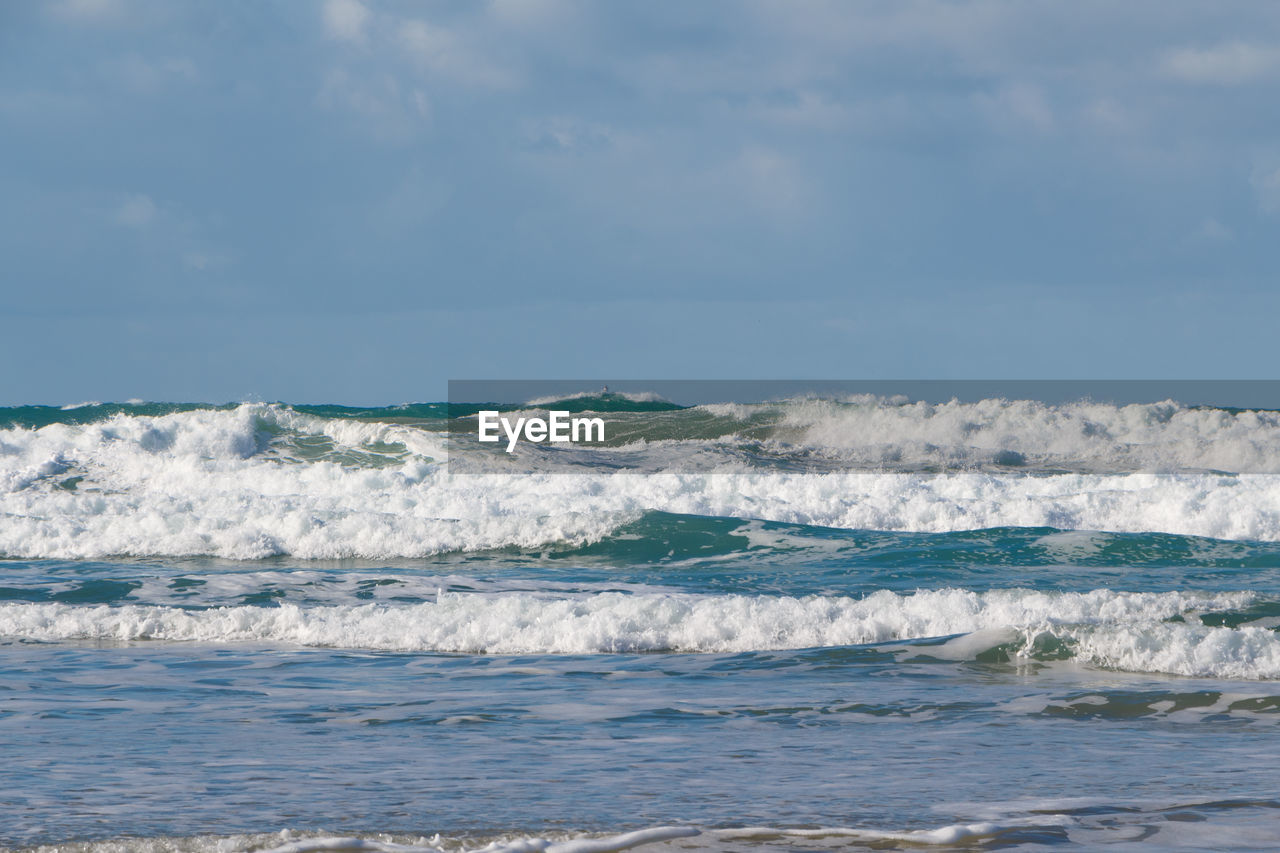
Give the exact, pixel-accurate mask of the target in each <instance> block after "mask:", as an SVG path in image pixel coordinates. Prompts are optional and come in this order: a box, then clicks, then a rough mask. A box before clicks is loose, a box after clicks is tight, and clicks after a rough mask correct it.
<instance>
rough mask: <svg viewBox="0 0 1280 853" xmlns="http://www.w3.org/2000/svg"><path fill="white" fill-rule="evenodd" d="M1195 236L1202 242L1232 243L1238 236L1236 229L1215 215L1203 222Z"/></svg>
mask: <svg viewBox="0 0 1280 853" xmlns="http://www.w3.org/2000/svg"><path fill="white" fill-rule="evenodd" d="M1194 236H1195V239H1197V240H1199V241H1200V242H1202V243H1230V242H1231V241H1232V240H1234V239H1235V238H1236V235H1235V232H1234V231H1232V230H1231V229H1230V228H1228V227H1227V226H1225V225H1223V224H1222V223H1221V222H1219V221H1218V220H1216V219H1214V218H1213V217H1209V218H1208V219H1206V220H1205V221H1203V222H1201V223H1200V227H1199V228H1197V229H1196V231H1195V235H1194Z"/></svg>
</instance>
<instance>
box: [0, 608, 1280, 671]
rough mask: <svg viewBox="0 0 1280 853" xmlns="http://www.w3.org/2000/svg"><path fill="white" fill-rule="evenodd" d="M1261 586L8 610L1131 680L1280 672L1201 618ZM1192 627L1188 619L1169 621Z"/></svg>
mask: <svg viewBox="0 0 1280 853" xmlns="http://www.w3.org/2000/svg"><path fill="white" fill-rule="evenodd" d="M1253 601H1254V596H1253V595H1252V594H1249V593H1220V594H1191V593H1175V592H1168V593H1137V592H1116V591H1111V590H1106V589H1099V590H1092V591H1090V592H1086V593H1048V592H1036V591H1031V590H1023V589H1013V590H993V591H989V592H981V593H980V592H973V591H969V590H961V589H943V590H932V591H920V592H916V593H912V594H907V595H903V594H898V593H894V592H890V591H887V590H882V591H879V592H876V593H873V594H871V595H869V596H866V597H865V598H851V597H845V596H805V597H791V596H743V595H693V594H676V593H633V594H627V593H620V592H604V593H594V594H580V595H572V596H567V597H563V596H562V597H549V596H547V595H532V594H526V593H502V594H478V593H467V594H460V593H446V594H441V595H440V596H439V597H438V599H437V600H436V601H434V602H426V603H421V604H413V605H389V604H381V603H378V604H363V605H339V606H316V607H299V606H297V605H293V604H284V605H281V606H279V607H258V606H238V607H216V608H209V609H204V610H200V609H184V608H178V607H170V606H156V605H133V604H129V605H124V606H106V605H99V606H76V605H68V604H4V605H0V636H4V637H7V638H9V639H11V640H14V639H16V640H24V641H37V642H59V641H76V640H91V641H111V642H132V641H142V640H165V641H178V642H200V643H263V642H267V643H286V644H291V645H299V646H316V647H339V648H360V649H377V650H395V651H429V652H452V653H470V654H556V655H561V654H601V653H608V654H617V653H650V652H681V653H742V652H756V651H771V650H783V649H806V648H817V647H838V646H855V645H868V644H877V645H883V644H886V643H901V642H906V641H915V640H922V639H931V638H944V637H952V639H950V640H948V641H946V642H943V643H941V644H936V643H935V644H930V645H925V646H911V647H910V649H909V650H908V651H909V653H910V654H923V655H927V656H931V657H936V658H939V659H977V658H982V656H984V655H985V656H986V657H991V655H992V654H993V653H994V654H996V658H993V659H998V658H999V655H1000V653H1001V652H1002V651H1003V652H1007V653H1008V654H1009V655H1011V656H1014V657H1021V658H1025V659H1028V660H1053V659H1058V658H1061V657H1074V658H1075V659H1076V660H1078V661H1080V662H1083V663H1089V664H1093V665H1097V666H1101V667H1106V668H1113V669H1120V670H1125V671H1131V672H1162V673H1170V674H1175V675H1187V676H1205V677H1220V678H1244V679H1250V678H1278V677H1280V639H1278V638H1277V637H1276V635H1275V634H1274V633H1273V632H1272V631H1271V630H1269V629H1268V628H1265V627H1260V626H1257V625H1242V626H1238V627H1234V628H1230V627H1225V626H1222V625H1206V624H1195V622H1194V621H1193V620H1187V619H1185V614H1196V613H1200V612H1207V611H1215V612H1216V611H1240V610H1241V608H1244V607H1246V606H1248V605H1249V604H1251V603H1252V602H1253ZM1171 619H1183V620H1184V621H1181V622H1178V621H1167V620H1171Z"/></svg>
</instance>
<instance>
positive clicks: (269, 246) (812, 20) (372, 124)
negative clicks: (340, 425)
mask: <svg viewBox="0 0 1280 853" xmlns="http://www.w3.org/2000/svg"><path fill="white" fill-rule="evenodd" d="M1278 104H1280V4H1270V3H1257V2H1248V3H1232V2H1215V3H1184V2H1178V0H1159V2H1141V0H1131V2H1125V3H1114V2H1087V0H1086V1H1085V2H1059V3H1015V2H1000V3H994V2H973V3H957V2H938V0H925V1H922V2H911V0H895V2H804V1H803V0H799V2H797V0H787V2H781V0H779V2H752V0H737V2H701V3H693V4H691V3H653V2H625V0H609V2H605V0H597V2H570V0H489V2H480V0H472V2H459V3H452V2H413V3H408V2H384V3H377V2H372V0H363V2H362V1H361V0H328V2H301V0H293V2H260V0H243V2H240V0H217V1H216V2H215V0H207V2H186V3H180V2H172V1H171V0H60V2H46V3H16V2H11V3H3V4H0V264H3V273H2V278H0V281H2V283H0V295H2V297H3V298H2V301H0V403H8V404H13V403H22V402H46V403H66V402H77V401H80V400H113V399H126V398H131V397H141V398H147V399H177V400H213V401H224V400H236V399H266V400H274V399H284V400H293V401H332V402H353V403H378V402H401V401H406V400H422V399H439V398H442V397H443V396H444V393H445V381H446V380H447V379H450V378H559V377H575V376H582V377H602V378H605V377H616V378H628V377H630V378H644V377H665V378H849V379H863V378H899V377H900V378H962V377H967V378H1220V377H1222V378H1226V377H1230V378H1274V377H1275V376H1276V364H1277V357H1276V353H1275V349H1276V344H1275V341H1276V340H1277V334H1276V331H1275V328H1274V327H1275V325H1276V323H1277V320H1278V319H1280V288H1277V275H1276V271H1277V269H1280V267H1278V266H1277V262H1280V239H1277V235H1278V234H1280V110H1278V108H1277V105H1278Z"/></svg>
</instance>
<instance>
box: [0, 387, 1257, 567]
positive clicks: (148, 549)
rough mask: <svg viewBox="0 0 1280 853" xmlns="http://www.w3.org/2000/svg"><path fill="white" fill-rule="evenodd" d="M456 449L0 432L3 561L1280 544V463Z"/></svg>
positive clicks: (404, 428)
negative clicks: (662, 523)
mask: <svg viewBox="0 0 1280 853" xmlns="http://www.w3.org/2000/svg"><path fill="white" fill-rule="evenodd" d="M1201 416H1203V417H1208V415H1207V414H1204V413H1196V417H1201ZM1219 416H1220V417H1228V416H1227V415H1225V414H1224V413H1219ZM1241 417H1243V416H1241ZM1256 417H1259V418H1261V417H1262V415H1256ZM282 435H283V436H285V438H287V440H285V439H282V438H281V436H282ZM308 442H311V444H308ZM316 442H318V443H319V444H320V445H323V448H322V449H323V452H319V451H315V450H314V447H313V445H315V443H316ZM308 447H310V448H311V451H308V452H312V454H313V455H312V456H306V452H304V451H306V450H307V448H308ZM387 447H392V448H398V449H396V450H395V451H394V452H390V453H389V452H388V451H387V450H386V448H387ZM316 453H319V455H315V454H316ZM362 454H363V455H362ZM444 455H445V446H444V438H443V436H442V435H441V434H440V433H439V432H433V431H429V430H424V429H417V428H415V427H412V426H408V425H404V424H395V423H376V422H368V421H360V420H353V419H345V420H344V419H326V418H319V417H314V416H310V415H303V414H299V413H296V412H294V411H292V410H290V409H288V408H287V407H280V406H272V405H263V404H252V405H244V406H241V407H239V408H236V409H233V410H200V411H192V412H183V413H179V414H171V415H165V416H158V417H144V416H124V415H118V416H115V417H113V418H110V419H108V420H105V421H102V422H98V423H94V424H88V425H72V424H54V425H50V426H46V427H43V428H41V429H37V430H30V429H8V430H0V555H3V556H8V557H18V558H24V557H25V558H38V557H50V558H65V559H90V558H95V557H102V556H108V555H117V554H118V555H168V556H180V555H201V554H203V555H212V556H218V557H224V558H230V559H259V558H263V557H267V556H272V555H279V554H288V555H292V556H295V557H299V558H307V559H311V558H316V559H326V558H345V557H361V558H369V559H388V558H394V557H416V556H425V555H430V554H435V553H441V552H447V551H465V550H473V551H474V550H482V549H491V548H500V547H505V546H514V547H520V548H536V547H543V546H545V545H548V544H551V543H557V542H563V543H583V542H591V541H596V540H599V539H601V538H603V537H605V536H607V535H608V534H609V533H610V532H611V531H613V530H616V529H617V527H618V526H619V525H622V524H625V523H627V522H630V521H634V520H636V519H638V518H640V517H641V516H642V515H643V514H644V513H645V512H647V511H655V510H656V511H665V512H672V513H686V514H695V515H706V516H724V517H735V518H743V519H765V520H772V521H781V522H790V523H796V524H810V525H823V526H829V527H840V528H848V529H878V530H895V531H919V532H945V531H953V530H971V529H979V528H986V527H1000V526H1024V527H1041V526H1044V527H1056V528H1061V529H1067V530H1110V531H1119V532H1139V531H1159V532H1167V533H1175V534H1184V535H1195V536H1205V537H1214V538H1219V539H1254V540H1272V541H1274V540H1280V475H1264V474H1255V475H1239V476H1225V475H1215V474H1206V473H1182V474H1169V475H1157V474H1144V473H1129V474H1111V475H1100V474H1061V475H1054V476H1033V477H1032V476H1019V475H1003V474H990V473H973V472H969V473H964V472H956V473H948V474H941V475H927V474H918V473H877V472H871V471H856V470H855V471H838V472H831V473H825V474H815V473H799V472H790V473H788V472H783V471H778V470H766V469H759V468H755V469H749V468H742V467H739V468H737V469H735V470H724V471H720V472H715V473H687V472H686V473H680V472H675V471H672V472H666V473H657V474H647V475H633V474H626V475H608V474H586V473H584V474H547V473H541V474H510V475H499V474H486V475H463V474H457V473H453V474H450V473H449V472H448V471H446V470H445V467H444V466H443V465H441V464H440V463H439V461H438V460H439V459H441V458H443V456H444ZM303 457H306V459H307V460H308V461H299V460H301V459H303ZM374 457H376V459H377V460H379V461H378V462H377V464H365V463H364V462H361V461H360V460H362V459H366V458H374ZM1278 458H1280V456H1278ZM352 460H355V461H352Z"/></svg>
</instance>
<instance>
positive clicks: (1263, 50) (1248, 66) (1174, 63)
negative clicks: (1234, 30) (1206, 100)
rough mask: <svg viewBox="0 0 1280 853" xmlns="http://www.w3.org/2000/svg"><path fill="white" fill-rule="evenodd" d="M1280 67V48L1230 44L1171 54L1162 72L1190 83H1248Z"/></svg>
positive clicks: (1238, 43)
mask: <svg viewBox="0 0 1280 853" xmlns="http://www.w3.org/2000/svg"><path fill="white" fill-rule="evenodd" d="M1278 68H1280V49H1277V48H1275V47H1270V46H1262V45H1255V44H1246V43H1244V42H1230V43H1227V44H1220V45H1217V46H1216V47H1209V48H1183V49H1181V50H1175V51H1173V52H1171V53H1169V54H1167V55H1166V56H1165V58H1164V61H1163V63H1162V64H1161V70H1162V71H1163V72H1164V73H1165V74H1166V75H1168V76H1170V77H1175V78H1177V79H1180V80H1185V81H1187V82H1190V83H1215V84H1222V85H1227V84H1232V83H1246V82H1248V81H1250V80H1256V79H1258V78H1260V77H1265V76H1268V75H1270V74H1271V73H1272V72H1274V71H1276V70H1277V69H1278Z"/></svg>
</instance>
